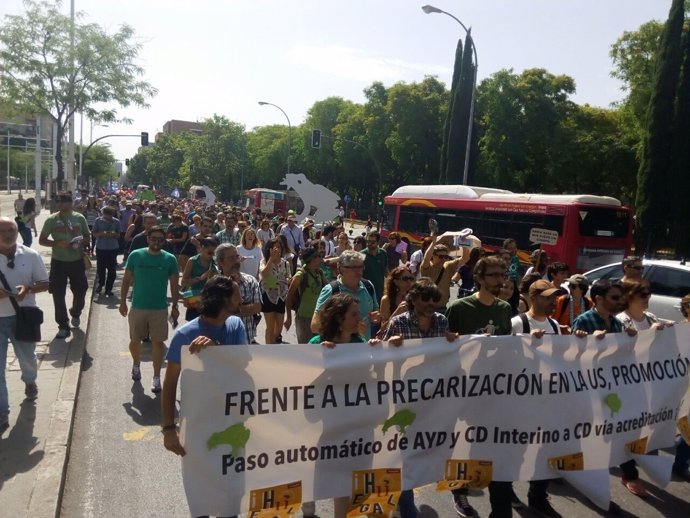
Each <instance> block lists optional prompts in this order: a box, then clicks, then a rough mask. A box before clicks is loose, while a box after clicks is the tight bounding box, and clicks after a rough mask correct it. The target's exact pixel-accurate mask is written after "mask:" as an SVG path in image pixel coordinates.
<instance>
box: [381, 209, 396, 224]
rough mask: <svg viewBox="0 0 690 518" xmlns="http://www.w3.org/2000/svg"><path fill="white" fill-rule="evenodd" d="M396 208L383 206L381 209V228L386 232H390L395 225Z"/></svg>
mask: <svg viewBox="0 0 690 518" xmlns="http://www.w3.org/2000/svg"><path fill="white" fill-rule="evenodd" d="M397 208H398V206H397V205H385V206H384V207H383V221H382V222H381V223H382V228H384V229H386V230H391V229H392V228H393V226H394V225H395V210H396V209H397Z"/></svg>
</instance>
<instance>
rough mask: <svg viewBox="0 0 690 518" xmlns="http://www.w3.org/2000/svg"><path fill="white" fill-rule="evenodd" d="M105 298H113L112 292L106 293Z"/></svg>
mask: <svg viewBox="0 0 690 518" xmlns="http://www.w3.org/2000/svg"><path fill="white" fill-rule="evenodd" d="M105 296H106V297H108V298H110V297H112V296H113V292H112V291H106V292H105Z"/></svg>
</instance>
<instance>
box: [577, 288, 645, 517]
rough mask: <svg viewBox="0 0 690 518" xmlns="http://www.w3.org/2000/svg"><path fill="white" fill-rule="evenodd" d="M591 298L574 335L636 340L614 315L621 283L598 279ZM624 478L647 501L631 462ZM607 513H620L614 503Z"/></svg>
mask: <svg viewBox="0 0 690 518" xmlns="http://www.w3.org/2000/svg"><path fill="white" fill-rule="evenodd" d="M589 293H590V296H591V298H592V303H593V304H594V307H592V309H589V310H587V311H585V312H584V313H582V314H581V315H580V316H579V317H577V318H576V319H575V322H573V334H574V335H575V336H578V337H581V336H583V334H591V335H592V336H595V337H596V338H598V339H603V338H604V337H605V336H606V334H607V333H622V332H623V331H625V332H626V333H627V334H628V336H635V335H636V334H637V329H635V328H634V327H628V328H626V329H624V328H623V324H622V323H621V321H620V320H618V319H617V318H616V315H617V314H618V313H620V311H621V309H623V304H622V298H623V291H622V287H621V284H620V282H618V281H614V282H611V281H610V280H608V279H598V280H596V281H594V283H593V284H592V288H591V290H590V292H589ZM620 468H621V471H622V472H623V477H622V478H621V484H623V486H624V487H625V488H626V489H627V490H628V491H630V492H631V493H632V494H633V495H635V496H639V497H640V498H647V496H649V493H647V489H646V488H645V486H644V484H643V483H642V481H641V480H640V475H639V473H638V471H637V466H636V465H635V461H634V460H629V461H627V462H624V463H623V464H621V465H620ZM609 511H610V512H616V511H619V507H618V505H617V504H616V503H614V502H611V503H610V506H609Z"/></svg>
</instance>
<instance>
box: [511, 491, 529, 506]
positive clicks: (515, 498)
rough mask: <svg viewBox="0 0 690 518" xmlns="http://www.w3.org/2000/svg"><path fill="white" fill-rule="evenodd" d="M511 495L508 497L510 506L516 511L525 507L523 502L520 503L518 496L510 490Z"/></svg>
mask: <svg viewBox="0 0 690 518" xmlns="http://www.w3.org/2000/svg"><path fill="white" fill-rule="evenodd" d="M511 493H513V494H512V496H511V497H510V506H511V507H512V508H513V509H515V510H516V511H519V510H521V509H524V508H525V504H523V503H522V500H520V498H518V496H517V495H516V494H515V491H511Z"/></svg>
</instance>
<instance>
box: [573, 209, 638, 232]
mask: <svg viewBox="0 0 690 518" xmlns="http://www.w3.org/2000/svg"><path fill="white" fill-rule="evenodd" d="M578 220H579V222H580V235H581V236H587V237H613V238H626V237H627V236H628V225H629V223H630V215H629V214H628V212H626V211H624V210H615V209H608V208H603V207H582V209H580V211H579V218H578Z"/></svg>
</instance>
